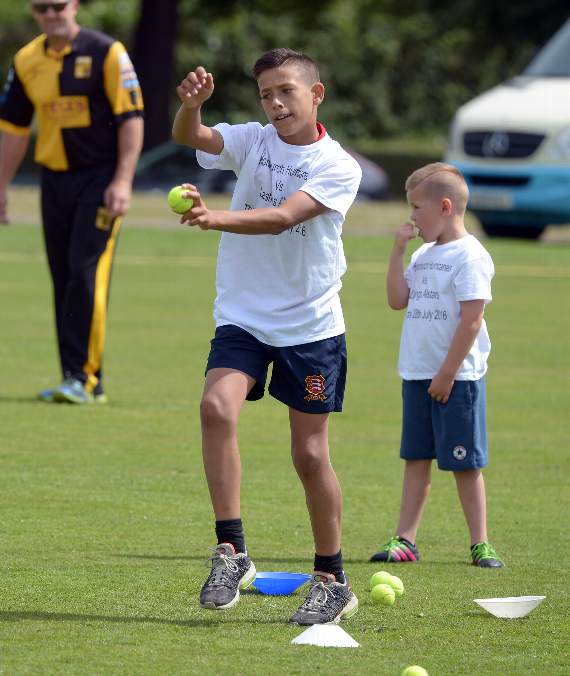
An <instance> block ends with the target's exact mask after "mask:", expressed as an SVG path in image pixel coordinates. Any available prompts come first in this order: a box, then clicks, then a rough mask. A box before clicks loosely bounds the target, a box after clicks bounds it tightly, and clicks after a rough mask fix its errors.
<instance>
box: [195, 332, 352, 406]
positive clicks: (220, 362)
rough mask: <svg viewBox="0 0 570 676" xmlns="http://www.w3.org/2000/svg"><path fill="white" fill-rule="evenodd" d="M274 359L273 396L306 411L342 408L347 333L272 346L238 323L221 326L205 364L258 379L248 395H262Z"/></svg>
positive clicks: (270, 384)
mask: <svg viewBox="0 0 570 676" xmlns="http://www.w3.org/2000/svg"><path fill="white" fill-rule="evenodd" d="M271 363H273V370H272V373H271V380H270V382H269V394H270V395H271V396H272V397H275V399H278V400H279V401H281V402H282V403H284V404H286V405H287V406H289V407H291V408H293V409H295V410H296V411H301V412H303V413H330V412H332V411H337V412H338V411H342V402H343V399H344V386H345V383H346V342H345V338H344V334H342V335H340V336H334V337H333V338H325V339H324V340H317V341H315V342H314V343H305V344H303V345H293V346H290V347H273V346H271V345H266V344H265V343H262V342H261V341H259V340H257V338H255V337H254V336H252V335H251V333H248V332H247V331H244V330H243V329H241V328H239V327H238V326H233V325H232V324H228V325H225V326H218V327H217V328H216V333H215V336H214V339H213V340H212V347H211V349H210V355H209V357H208V363H207V365H206V373H207V372H208V371H209V370H210V369H214V368H230V369H236V370H237V371H242V372H243V373H246V374H247V375H248V376H251V377H252V378H255V385H254V386H253V387H252V388H251V390H250V392H249V394H248V395H247V399H248V400H249V401H255V400H257V399H261V398H262V397H263V394H264V390H265V381H266V380H267V370H268V367H269V364H271Z"/></svg>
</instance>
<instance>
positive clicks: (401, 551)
mask: <svg viewBox="0 0 570 676" xmlns="http://www.w3.org/2000/svg"><path fill="white" fill-rule="evenodd" d="M419 560H420V553H419V551H418V548H417V547H416V545H414V544H412V543H411V542H410V541H409V540H406V538H401V537H399V536H398V535H396V536H395V537H393V538H391V539H390V540H388V542H386V544H384V545H382V547H381V548H380V550H379V551H377V552H376V554H373V555H372V556H371V557H370V561H385V562H386V563H415V562H416V561H419Z"/></svg>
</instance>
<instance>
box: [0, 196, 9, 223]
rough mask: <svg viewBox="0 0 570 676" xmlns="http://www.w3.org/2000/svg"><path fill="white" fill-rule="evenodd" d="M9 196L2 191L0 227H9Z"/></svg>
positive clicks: (0, 197) (0, 198)
mask: <svg viewBox="0 0 570 676" xmlns="http://www.w3.org/2000/svg"><path fill="white" fill-rule="evenodd" d="M9 223H10V219H9V218H8V194H7V192H6V191H5V190H0V225H8V224H9Z"/></svg>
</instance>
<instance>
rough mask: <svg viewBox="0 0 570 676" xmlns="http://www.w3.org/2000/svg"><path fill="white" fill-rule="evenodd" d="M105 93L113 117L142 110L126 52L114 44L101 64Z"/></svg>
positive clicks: (139, 92) (138, 92) (134, 75)
mask: <svg viewBox="0 0 570 676" xmlns="http://www.w3.org/2000/svg"><path fill="white" fill-rule="evenodd" d="M103 80H104V83H105V93H106V95H107V99H108V100H109V103H110V104H111V109H112V110H113V113H114V114H115V115H123V114H124V113H130V112H132V111H139V110H142V109H143V100H142V92H141V88H140V85H139V81H138V78H137V74H136V73H135V69H134V67H133V64H132V62H131V60H130V58H129V55H128V54H127V50H126V49H125V48H124V47H123V45H122V44H121V43H120V42H114V43H113V44H112V45H111V48H110V49H109V51H108V53H107V56H106V57H105V62H104V64H103Z"/></svg>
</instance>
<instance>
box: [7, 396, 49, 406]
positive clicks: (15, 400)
mask: <svg viewBox="0 0 570 676" xmlns="http://www.w3.org/2000/svg"><path fill="white" fill-rule="evenodd" d="M0 403H1V404H42V405H43V406H45V404H46V402H45V401H40V400H39V399H38V398H37V397H36V396H31V397H2V396H0Z"/></svg>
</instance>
